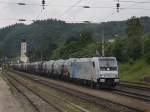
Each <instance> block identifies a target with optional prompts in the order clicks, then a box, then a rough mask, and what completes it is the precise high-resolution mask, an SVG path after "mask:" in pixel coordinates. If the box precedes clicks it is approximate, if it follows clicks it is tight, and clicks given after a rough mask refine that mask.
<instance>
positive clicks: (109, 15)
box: [0, 0, 150, 27]
mask: <svg viewBox="0 0 150 112" xmlns="http://www.w3.org/2000/svg"><path fill="white" fill-rule="evenodd" d="M41 1H42V0H0V27H5V26H8V25H12V24H15V23H20V22H19V21H17V19H26V20H43V19H48V18H53V19H55V18H56V19H60V20H64V21H67V22H81V21H91V22H93V23H100V22H107V21H121V20H126V19H129V18H130V17H132V16H137V17H141V16H150V7H149V6H150V0H120V8H121V9H120V11H119V13H118V12H117V10H116V3H117V0H45V1H46V5H47V6H46V7H45V9H44V10H43V9H42V6H40V4H41ZM132 1H136V2H146V3H135V2H132ZM15 3H27V4H32V5H26V6H20V5H17V4H15ZM77 3H78V4H77ZM73 5H75V7H72V8H70V7H71V6H73ZM82 6H90V7H91V8H83V7H82ZM22 23H25V24H30V23H32V21H26V22H22Z"/></svg>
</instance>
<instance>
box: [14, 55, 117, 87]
mask: <svg viewBox="0 0 150 112" xmlns="http://www.w3.org/2000/svg"><path fill="white" fill-rule="evenodd" d="M13 68H14V69H16V70H20V71H25V72H30V73H35V74H41V75H44V76H47V77H56V78H62V79H68V80H70V79H71V80H79V81H81V82H83V83H84V84H90V85H91V84H92V85H93V86H95V85H99V86H101V87H104V86H107V87H115V86H116V85H117V84H118V83H119V73H118V64H117V60H116V58H115V57H92V58H70V59H67V60H50V61H45V62H34V63H22V64H14V65H13Z"/></svg>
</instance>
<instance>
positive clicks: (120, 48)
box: [112, 38, 128, 62]
mask: <svg viewBox="0 0 150 112" xmlns="http://www.w3.org/2000/svg"><path fill="white" fill-rule="evenodd" d="M126 42H127V39H126V38H118V39H116V40H115V43H114V46H113V50H112V52H113V55H114V56H115V57H116V58H117V60H118V61H120V62H126V61H127V60H128V54H127V46H126Z"/></svg>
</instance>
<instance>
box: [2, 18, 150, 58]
mask: <svg viewBox="0 0 150 112" xmlns="http://www.w3.org/2000/svg"><path fill="white" fill-rule="evenodd" d="M140 20H141V23H142V24H143V26H144V32H145V33H146V32H150V18H149V17H142V18H140ZM103 29H104V31H105V37H106V38H114V37H116V35H118V36H124V35H125V34H126V33H125V31H126V21H118V22H107V23H101V24H93V23H80V24H79V23H65V22H63V21H58V20H51V19H49V20H44V21H35V22H34V23H32V24H30V25H24V24H15V25H12V26H8V27H5V28H2V29H0V48H1V50H2V52H3V53H4V55H7V56H17V55H19V54H20V41H21V39H26V40H27V42H28V45H29V46H28V49H29V53H30V55H31V54H34V52H37V54H36V55H38V53H39V55H40V53H41V51H42V52H47V53H48V55H51V53H52V51H53V50H54V49H56V48H57V46H58V44H59V45H60V44H61V43H62V42H64V41H65V40H66V39H67V38H70V37H75V38H77V37H79V35H80V33H81V32H84V31H86V32H90V33H91V34H92V37H93V38H95V39H100V38H101V37H102V34H103Z"/></svg>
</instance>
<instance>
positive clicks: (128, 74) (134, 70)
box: [119, 59, 150, 82]
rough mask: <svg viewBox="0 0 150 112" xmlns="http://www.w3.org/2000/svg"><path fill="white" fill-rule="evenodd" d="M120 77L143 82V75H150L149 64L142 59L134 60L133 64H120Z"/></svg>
mask: <svg viewBox="0 0 150 112" xmlns="http://www.w3.org/2000/svg"><path fill="white" fill-rule="evenodd" d="M119 66H120V68H119V70H120V79H121V80H125V81H132V82H144V77H147V76H149V77H150V64H147V63H146V62H145V60H144V59H140V60H138V61H135V62H134V63H133V64H129V63H125V64H120V65H119Z"/></svg>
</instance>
